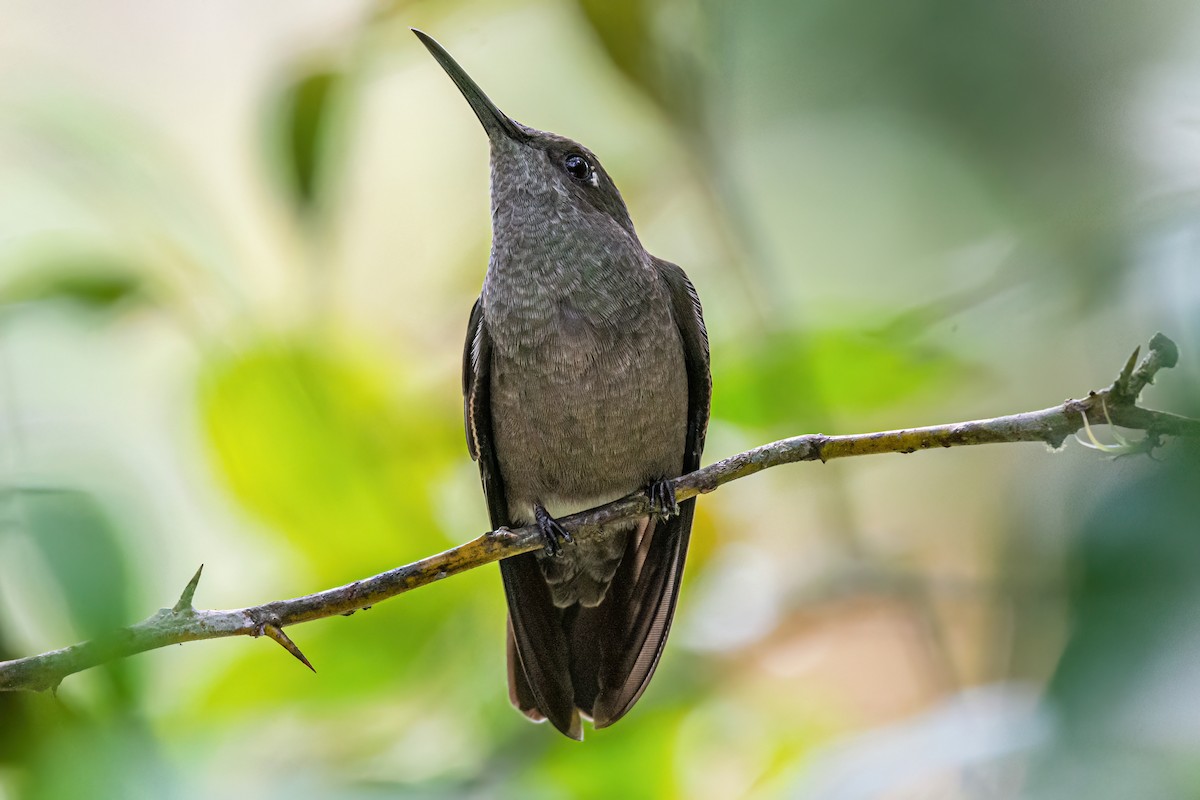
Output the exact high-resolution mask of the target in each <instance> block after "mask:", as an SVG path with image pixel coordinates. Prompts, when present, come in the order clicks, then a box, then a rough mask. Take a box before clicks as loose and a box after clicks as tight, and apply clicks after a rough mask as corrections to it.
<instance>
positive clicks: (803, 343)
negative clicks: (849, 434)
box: [713, 330, 968, 435]
mask: <svg viewBox="0 0 1200 800" xmlns="http://www.w3.org/2000/svg"><path fill="white" fill-rule="evenodd" d="M967 370H968V367H967V365H965V364H963V363H962V362H960V361H958V360H957V359H955V358H954V357H953V356H951V355H949V354H947V353H945V352H942V351H940V350H938V349H936V348H935V347H932V346H929V345H922V344H916V343H913V342H910V341H896V340H893V339H889V338H885V337H882V336H875V335H871V334H868V333H862V332H858V331H842V330H824V331H817V332H814V333H811V334H809V333H800V332H795V331H791V332H784V333H779V334H776V335H773V336H766V337H763V338H761V339H759V340H758V341H757V342H755V344H754V345H752V346H751V347H750V348H749V349H745V348H740V349H738V350H737V351H736V352H735V351H732V350H730V351H726V352H718V353H717V354H716V355H714V357H713V409H714V412H715V413H716V414H718V415H719V416H720V417H721V418H722V419H724V420H727V421H730V422H734V423H737V424H740V425H745V426H748V427H753V428H760V429H763V430H768V431H773V432H775V433H778V434H780V435H782V434H784V433H788V432H796V431H797V430H803V429H804V428H805V426H806V425H807V424H810V421H811V420H813V419H816V418H824V417H825V416H826V414H825V413H824V412H823V411H822V410H821V409H835V410H837V411H839V412H850V413H864V412H870V411H877V410H879V409H883V408H888V407H890V406H894V405H898V404H900V403H904V402H908V401H912V400H914V399H916V398H918V397H920V396H921V395H923V394H926V393H929V392H932V391H935V390H937V389H939V388H942V387H945V386H948V385H951V384H953V383H954V382H955V381H956V380H957V379H960V378H961V376H962V375H963V374H964V372H966V371H967Z"/></svg>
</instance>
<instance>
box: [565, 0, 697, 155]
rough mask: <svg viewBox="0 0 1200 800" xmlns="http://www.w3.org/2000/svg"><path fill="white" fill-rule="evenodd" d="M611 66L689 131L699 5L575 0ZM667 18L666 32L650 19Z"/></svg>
mask: <svg viewBox="0 0 1200 800" xmlns="http://www.w3.org/2000/svg"><path fill="white" fill-rule="evenodd" d="M576 5H577V6H578V7H579V10H580V11H581V12H582V14H583V17H584V20H585V21H586V22H587V24H588V26H589V27H591V29H592V32H593V33H594V34H595V35H596V37H597V38H598V39H599V41H600V44H601V46H602V47H603V48H604V52H605V53H606V54H607V55H608V57H609V59H610V60H611V61H612V63H613V65H614V66H615V67H616V68H617V69H618V70H620V71H621V73H622V74H623V75H625V77H626V78H628V79H629V80H630V81H631V82H632V83H633V84H634V85H635V86H637V87H638V88H639V89H640V90H641V91H642V92H644V93H645V94H646V95H647V96H648V97H649V98H650V99H651V100H652V101H654V103H656V104H657V105H658V106H659V107H660V108H661V109H662V110H663V111H664V112H665V113H666V114H667V116H668V117H669V118H670V119H671V120H672V121H673V122H675V123H676V124H677V125H679V126H680V128H681V129H683V130H684V131H687V132H689V133H697V132H698V131H699V129H700V126H701V125H702V123H703V116H704V115H703V103H704V92H703V91H702V90H703V88H704V87H703V85H702V81H703V76H704V62H703V60H702V59H701V58H700V57H698V54H699V53H700V52H701V51H702V50H704V49H706V46H705V44H704V43H703V42H702V41H700V40H699V39H700V35H701V33H702V29H703V10H702V8H701V6H700V4H699V3H696V2H691V1H690V0H679V2H676V3H673V4H670V5H672V6H673V8H671V9H665V8H664V7H665V6H666V5H668V4H666V3H663V2H657V1H656V0H576ZM664 18H665V19H666V20H668V22H667V23H665V24H666V25H669V26H670V31H669V33H670V35H664V34H665V33H666V31H663V30H662V29H661V28H660V26H659V25H658V24H656V23H659V22H661V21H662V20H664Z"/></svg>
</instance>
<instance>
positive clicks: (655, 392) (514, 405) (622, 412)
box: [413, 28, 712, 740]
mask: <svg viewBox="0 0 1200 800" xmlns="http://www.w3.org/2000/svg"><path fill="white" fill-rule="evenodd" d="M413 33H415V34H416V35H417V38H418V39H420V40H421V42H422V43H423V44H424V45H425V47H426V48H427V49H428V50H429V52H430V53H431V54H432V55H433V57H434V59H436V60H437V62H438V64H440V65H441V67H442V69H443V70H445V72H446V74H447V75H449V76H450V79H451V80H452V81H453V82H454V84H455V85H456V86H457V87H458V89H459V91H460V92H461V93H462V95H463V97H464V98H466V101H467V103H468V104H470V106H471V109H472V110H473V111H474V112H475V115H476V116H477V117H478V118H479V121H480V123H482V125H483V129H484V131H485V132H486V133H487V136H488V140H489V143H490V149H491V159H490V162H491V176H490V180H491V213H492V249H491V257H490V259H489V261H488V267H487V273H486V275H485V277H484V280H483V288H482V291H481V292H480V295H479V299H478V300H476V302H475V305H474V307H473V308H472V309H471V314H470V318H469V321H468V324H467V336H466V344H465V347H464V349H463V359H462V387H463V400H464V402H463V406H464V421H465V427H466V434H467V448H468V450H469V452H470V455H471V457H472V458H473V459H474V460H475V461H477V462H478V464H479V473H480V477H481V480H482V483H483V490H484V495H485V496H486V500H487V506H488V513H489V516H490V518H491V523H492V526H493V528H495V529H500V528H507V527H516V526H524V525H529V524H536V525H537V527H538V530H539V531H540V533H541V535H542V537H543V539H544V541H545V546H544V547H543V548H542V549H540V550H537V551H533V552H529V553H524V554H522V555H518V556H514V557H510V558H507V559H504V560H502V561H501V562H500V572H501V576H502V578H503V581H504V592H505V597H506V600H507V605H508V630H507V655H508V687H509V698H510V700H511V701H512V703H513V705H514V706H516V707H517V708H518V709H519V710H520V711H521V712H523V713H524V714H525V715H526V716H527V717H529V718H530V719H532V720H534V721H537V722H541V721H544V720H549V721H550V723H551V724H552V725H553V726H554V727H555V728H557V729H558V730H559V731H561V732H562V733H563V734H565V735H566V736H569V737H571V738H573V739H577V740H582V739H583V727H582V722H581V719H582V718H585V717H586V718H590V719H591V721H592V724H593V726H594V727H595V728H603V727H606V726H608V725H611V724H613V723H614V722H616V721H617V720H619V719H621V717H623V716H624V715H625V714H626V713H627V712H628V711H629V710H630V708H632V707H633V705H634V703H636V702H637V701H638V699H639V698H640V697H641V696H642V693H643V692H644V691H645V690H646V686H647V685H648V684H649V682H650V678H651V676H652V675H653V674H654V671H655V668H656V667H657V666H658V662H659V659H660V657H661V656H662V652H663V646H664V645H665V643H666V640H667V633H668V631H669V630H670V627H671V619H672V617H673V616H674V614H675V605H676V600H677V598H678V596H679V584H680V579H681V577H682V573H683V564H684V558H685V557H686V555H687V548H688V538H689V536H690V534H691V527H692V517H693V514H694V511H695V498H691V499H689V500H685V501H684V502H682V503H678V502H676V499H675V491H674V484H673V483H672V479H673V478H675V477H678V476H679V475H683V474H686V473H688V472H691V471H693V470H696V469H698V468H699V466H700V454H701V451H702V449H703V447H704V437H705V431H706V429H707V427H708V416H709V403H710V397H711V394H712V380H711V377H710V373H709V352H708V334H707V332H706V330H705V327H704V318H703V314H702V310H701V307H700V300H699V297H698V296H697V294H696V290H695V288H694V287H693V286H692V283H691V281H689V280H688V277H687V275H686V274H685V273H684V271H683V270H682V269H680V268H679V267H678V266H676V265H674V264H672V263H670V262H667V261H663V260H662V259H659V258H655V257H654V256H652V255H650V254H649V253H648V252H646V250H645V248H644V247H642V244H641V241H640V240H639V239H638V236H637V233H636V232H635V231H634V227H633V222H632V221H631V220H630V217H629V212H628V210H627V209H626V207H625V201H624V200H623V199H622V197H621V193H620V192H619V191H618V190H617V187H616V185H615V184H614V183H613V180H612V178H611V177H609V175H608V173H607V172H606V171H605V170H604V168H603V167H602V166H601V165H600V162H599V160H597V158H596V156H595V155H594V154H593V153H592V151H590V150H589V149H587V148H586V147H584V146H583V145H581V144H579V143H578V142H575V141H572V140H570V139H568V138H566V137H563V136H559V135H557V134H554V133H548V132H546V131H540V130H536V129H534V128H531V127H528V126H526V125H522V124H521V123H519V122H516V121H515V120H513V119H511V118H510V117H508V116H507V115H506V114H504V113H503V112H502V111H501V110H500V109H499V108H498V107H497V106H496V105H495V104H494V103H493V102H492V101H491V100H489V99H488V97H487V95H485V94H484V93H483V90H482V89H480V88H479V85H478V84H476V83H475V81H474V80H472V79H471V77H470V76H469V75H468V74H467V73H466V72H465V71H464V70H463V68H462V67H460V66H459V65H458V63H457V62H456V61H455V60H454V59H453V58H452V57H451V56H450V54H449V53H447V52H446V50H445V49H444V48H443V47H442V46H441V45H440V44H438V43H437V42H436V41H435V40H434V39H432V38H431V37H429V36H428V35H426V34H425V33H422V32H421V31H419V30H416V29H415V28H414V29H413ZM637 491H645V492H647V493H648V495H649V497H650V500H651V506H652V508H653V513H652V514H651V515H650V516H647V517H644V518H641V519H639V520H636V521H633V522H621V523H615V524H609V525H606V526H603V527H601V528H599V529H598V530H589V531H588V532H587V533H586V534H581V535H579V536H577V537H574V538H572V536H571V534H570V533H569V532H568V531H567V530H566V529H565V528H564V527H563V526H562V525H560V524H559V523H558V521H557V520H558V519H559V518H561V517H563V516H565V515H568V514H572V513H575V512H578V511H583V510H586V509H589V508H593V507H595V506H598V505H601V504H603V503H606V502H609V501H612V500H616V499H618V498H621V497H624V496H626V495H629V494H631V493H633V492H637Z"/></svg>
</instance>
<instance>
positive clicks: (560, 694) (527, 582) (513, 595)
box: [463, 300, 583, 739]
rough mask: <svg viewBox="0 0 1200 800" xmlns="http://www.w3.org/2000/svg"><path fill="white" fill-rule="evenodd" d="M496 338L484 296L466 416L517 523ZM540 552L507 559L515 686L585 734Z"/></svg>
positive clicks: (472, 442) (468, 364)
mask: <svg viewBox="0 0 1200 800" xmlns="http://www.w3.org/2000/svg"><path fill="white" fill-rule="evenodd" d="M491 366H492V341H491V338H490V337H489V335H488V330H487V324H486V323H485V321H484V319H483V308H482V306H481V305H480V301H479V300H476V301H475V307H474V308H472V309H471V319H470V322H468V324H467V341H466V345H465V347H464V349H463V417H464V421H465V424H466V429H467V449H468V450H469V451H470V453H471V457H472V458H474V459H475V460H476V461H478V462H479V476H480V479H481V480H482V481H483V492H484V495H485V496H486V497H487V505H488V514H489V516H490V518H491V522H492V527H493V528H500V527H502V526H507V525H511V524H512V520H511V519H509V512H508V501H507V499H506V498H505V494H504V481H503V479H502V477H501V475H500V466H499V463H498V462H497V459H496V447H495V442H494V439H493V436H492V408H491ZM536 559H537V557H536V556H535V555H534V554H533V553H524V554H522V555H519V556H513V557H512V558H506V559H504V560H503V561H501V562H500V574H501V575H502V576H503V578H504V593H505V596H506V597H507V598H508V614H509V625H508V686H509V696H510V698H511V699H512V702H513V705H515V706H516V707H517V708H519V709H520V710H521V711H522V712H523V713H524V714H525V715H526V716H528V717H529V718H530V719H532V720H534V721H539V722H540V721H541V720H543V719H549V720H550V722H551V724H553V725H554V727H556V728H558V729H559V730H560V731H562V732H563V733H564V734H566V735H567V736H570V737H572V738H575V739H582V738H583V726H582V725H581V723H580V719H579V712H578V711H577V710H576V708H575V695H574V692H573V690H572V688H571V675H570V669H569V664H568V658H569V655H568V651H567V643H566V638H565V636H564V635H563V630H562V622H561V615H562V612H561V611H560V610H559V609H557V608H555V606H554V602H553V601H552V600H551V597H550V589H549V587H547V585H546V581H545V579H544V578H543V577H542V573H541V569H540V568H539V567H538V564H537V560H536Z"/></svg>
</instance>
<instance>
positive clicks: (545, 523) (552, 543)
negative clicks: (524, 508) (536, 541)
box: [533, 503, 575, 556]
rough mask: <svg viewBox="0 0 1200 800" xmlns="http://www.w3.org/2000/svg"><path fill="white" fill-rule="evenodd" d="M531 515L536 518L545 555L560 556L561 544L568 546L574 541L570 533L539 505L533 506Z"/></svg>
mask: <svg viewBox="0 0 1200 800" xmlns="http://www.w3.org/2000/svg"><path fill="white" fill-rule="evenodd" d="M533 515H534V517H535V518H536V521H537V526H538V530H539V531H540V532H541V534H542V539H544V540H545V542H546V555H548V556H560V555H562V542H567V543H568V544H569V543H571V542H574V541H575V539H574V537H572V536H571V532H570V531H568V530H567V529H566V528H564V527H563V526H562V525H559V524H558V520H556V519H555V518H554V517H552V516H550V513H549V512H548V511H546V509H545V508H543V507H542V504H541V503H537V504H535V505H534V507H533Z"/></svg>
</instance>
